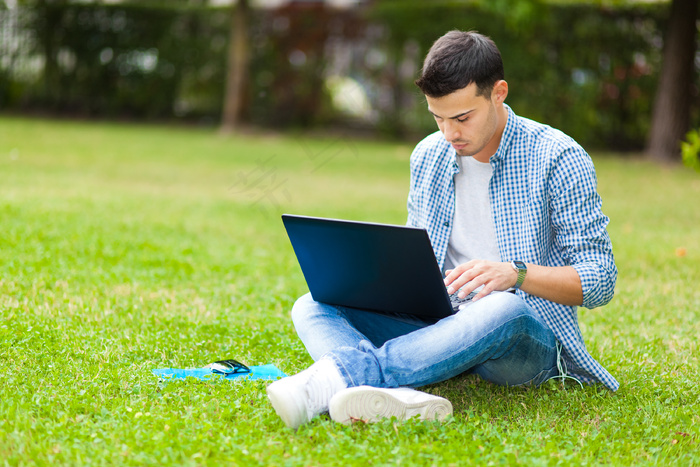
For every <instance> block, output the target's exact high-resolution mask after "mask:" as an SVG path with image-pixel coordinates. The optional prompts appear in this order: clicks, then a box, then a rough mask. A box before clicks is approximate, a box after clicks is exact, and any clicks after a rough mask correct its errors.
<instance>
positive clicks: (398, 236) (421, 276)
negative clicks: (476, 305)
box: [282, 214, 475, 321]
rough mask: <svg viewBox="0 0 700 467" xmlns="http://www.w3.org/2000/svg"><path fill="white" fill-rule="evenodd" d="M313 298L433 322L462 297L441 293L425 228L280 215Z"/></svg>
mask: <svg viewBox="0 0 700 467" xmlns="http://www.w3.org/2000/svg"><path fill="white" fill-rule="evenodd" d="M282 221H283V223H284V227H285V229H286V230H287V235H288V236H289V240H290V242H291V243H292V247H293V248H294V253H295V254H296V257H297V260H298V261H299V266H300V267H301V270H302V272H303V274H304V278H305V279H306V283H307V285H308V286H309V291H310V292H311V296H312V297H313V298H314V300H316V301H317V302H323V303H328V304H331V305H341V306H344V307H349V308H358V309H362V310H369V311H374V312H378V313H389V314H392V313H399V314H408V315H412V316H415V317H418V318H421V319H423V320H427V321H437V320H439V319H442V318H444V317H446V316H450V315H452V314H454V313H455V312H456V311H457V310H458V309H459V307H460V306H461V305H464V304H466V303H469V300H470V299H471V298H472V297H473V295H475V294H474V293H472V294H470V296H468V297H467V298H466V299H458V298H457V295H456V294H453V295H452V298H451V297H450V295H448V293H447V289H446V287H445V284H444V282H443V275H442V273H441V272H440V268H439V266H438V264H437V261H436V259H435V253H434V252H433V248H432V246H431V244H430V238H429V237H428V232H427V231H426V230H425V229H420V228H414V227H405V226H399V225H388V224H376V223H368V222H357V221H348V220H340V219H326V218H320V217H308V216H296V215H291V214H284V215H282Z"/></svg>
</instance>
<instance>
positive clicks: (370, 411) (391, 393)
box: [330, 386, 452, 425]
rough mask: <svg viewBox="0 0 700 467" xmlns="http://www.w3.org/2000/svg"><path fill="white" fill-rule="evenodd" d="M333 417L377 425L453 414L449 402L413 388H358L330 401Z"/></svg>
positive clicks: (346, 422) (340, 420)
mask: <svg viewBox="0 0 700 467" xmlns="http://www.w3.org/2000/svg"><path fill="white" fill-rule="evenodd" d="M330 413H331V418H332V419H333V420H335V421H336V422H340V423H344V424H346V425H347V424H350V423H352V422H354V421H364V422H376V421H378V420H381V419H382V418H391V417H396V418H397V419H398V420H408V419H409V418H413V417H415V416H418V418H419V419H420V420H444V419H445V418H446V417H447V416H448V415H450V414H451V413H452V404H451V403H450V401H448V400H447V399H444V398H442V397H438V396H433V395H432V394H428V393H425V392H421V391H416V390H415V389H411V388H395V389H388V388H374V387H371V386H357V387H354V388H349V389H344V390H342V391H340V392H339V393H337V394H336V395H335V396H333V398H332V399H331V402H330Z"/></svg>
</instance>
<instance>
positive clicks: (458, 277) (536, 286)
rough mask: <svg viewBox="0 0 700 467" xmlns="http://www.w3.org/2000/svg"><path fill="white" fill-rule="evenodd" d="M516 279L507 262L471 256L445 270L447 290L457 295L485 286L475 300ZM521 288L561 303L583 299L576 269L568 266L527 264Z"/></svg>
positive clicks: (503, 288) (567, 303) (515, 274)
mask: <svg viewBox="0 0 700 467" xmlns="http://www.w3.org/2000/svg"><path fill="white" fill-rule="evenodd" d="M517 280H518V273H517V272H516V271H515V269H513V266H511V265H510V263H498V262H494V261H485V260H478V259H477V260H472V261H469V262H468V263H464V264H460V265H459V266H457V267H456V268H454V269H451V270H449V271H446V273H445V285H446V286H447V292H448V293H450V294H452V293H454V292H455V291H457V290H459V289H460V288H461V289H462V290H460V291H459V296H460V297H462V298H463V297H466V296H467V295H468V294H470V293H471V292H473V291H474V290H475V289H477V288H478V287H480V286H482V285H483V286H484V288H483V289H481V290H480V291H479V293H478V294H477V295H476V296H474V299H473V300H478V299H480V298H483V297H485V296H487V295H488V294H490V293H491V292H493V291H496V290H508V289H509V288H511V287H513V286H514V285H515V283H516V282H517ZM520 290H522V291H523V292H526V293H529V294H530V295H535V296H537V297H542V298H544V299H546V300H549V301H552V302H556V303H561V304H563V305H570V306H580V305H581V303H583V291H582V289H581V279H580V278H579V276H578V272H576V270H575V269H574V268H573V267H571V266H557V267H548V266H538V265H536V264H528V265H527V275H526V276H525V281H524V282H523V283H522V285H521V286H520Z"/></svg>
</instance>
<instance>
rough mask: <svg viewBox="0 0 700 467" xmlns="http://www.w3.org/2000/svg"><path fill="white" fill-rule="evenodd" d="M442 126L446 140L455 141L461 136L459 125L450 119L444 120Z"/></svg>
mask: <svg viewBox="0 0 700 467" xmlns="http://www.w3.org/2000/svg"><path fill="white" fill-rule="evenodd" d="M442 128H443V129H442V134H443V135H445V139H446V140H447V141H455V140H458V139H459V138H460V137H461V136H462V135H461V133H460V129H459V127H458V126H457V124H456V123H455V122H453V121H452V120H445V122H443V127H442Z"/></svg>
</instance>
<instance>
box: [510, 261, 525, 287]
mask: <svg viewBox="0 0 700 467" xmlns="http://www.w3.org/2000/svg"><path fill="white" fill-rule="evenodd" d="M510 265H511V266H513V269H515V272H517V273H518V280H517V281H516V282H515V285H514V286H513V288H515V289H519V288H520V286H521V285H523V281H524V280H525V274H527V266H525V263H523V262H522V261H511V262H510Z"/></svg>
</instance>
